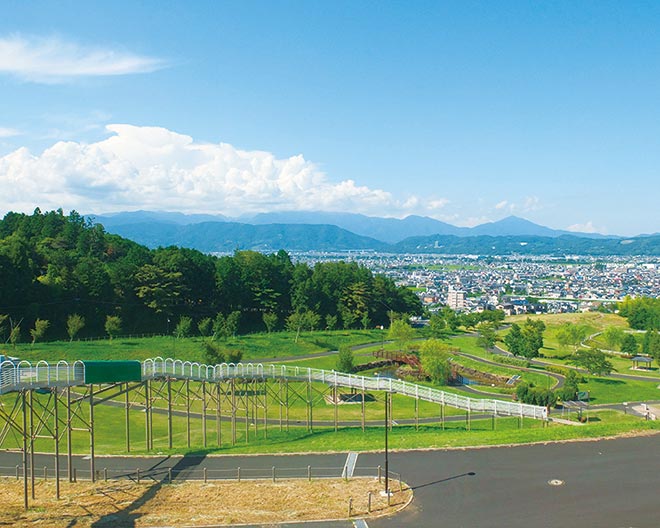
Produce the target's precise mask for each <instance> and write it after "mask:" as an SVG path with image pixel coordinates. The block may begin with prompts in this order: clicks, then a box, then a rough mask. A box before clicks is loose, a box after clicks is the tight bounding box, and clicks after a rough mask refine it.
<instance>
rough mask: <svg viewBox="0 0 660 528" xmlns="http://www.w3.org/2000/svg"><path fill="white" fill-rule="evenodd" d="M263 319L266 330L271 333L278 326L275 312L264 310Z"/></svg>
mask: <svg viewBox="0 0 660 528" xmlns="http://www.w3.org/2000/svg"><path fill="white" fill-rule="evenodd" d="M262 319H263V320H264V325H265V326H266V331H267V332H268V333H269V334H270V333H271V332H272V331H273V330H274V329H275V326H277V320H278V317H277V314H276V313H275V312H264V314H263V315H262Z"/></svg>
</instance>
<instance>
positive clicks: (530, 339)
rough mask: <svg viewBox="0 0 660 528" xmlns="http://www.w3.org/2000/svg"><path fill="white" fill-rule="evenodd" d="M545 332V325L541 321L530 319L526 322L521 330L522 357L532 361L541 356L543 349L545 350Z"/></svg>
mask: <svg viewBox="0 0 660 528" xmlns="http://www.w3.org/2000/svg"><path fill="white" fill-rule="evenodd" d="M544 331H545V323H544V322H543V321H541V320H540V319H530V318H529V317H528V318H527V319H526V320H525V322H524V324H523V325H522V327H521V329H520V333H521V335H522V350H521V355H522V356H524V357H526V358H527V359H532V358H535V357H537V356H538V355H539V352H540V350H541V348H543V332H544Z"/></svg>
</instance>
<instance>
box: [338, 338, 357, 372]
mask: <svg viewBox="0 0 660 528" xmlns="http://www.w3.org/2000/svg"><path fill="white" fill-rule="evenodd" d="M335 369H336V370H337V371H339V372H346V373H349V374H350V373H351V372H353V371H354V370H355V360H354V358H353V350H352V349H351V347H350V346H348V345H342V346H340V347H339V353H338V354H337V363H336V366H335Z"/></svg>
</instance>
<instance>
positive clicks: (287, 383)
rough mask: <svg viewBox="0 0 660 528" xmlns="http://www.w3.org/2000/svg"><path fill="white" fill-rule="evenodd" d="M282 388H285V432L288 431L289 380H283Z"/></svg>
mask: <svg viewBox="0 0 660 528" xmlns="http://www.w3.org/2000/svg"><path fill="white" fill-rule="evenodd" d="M284 388H285V390H286V408H285V409H284V412H285V414H286V432H287V433H288V432H289V380H284Z"/></svg>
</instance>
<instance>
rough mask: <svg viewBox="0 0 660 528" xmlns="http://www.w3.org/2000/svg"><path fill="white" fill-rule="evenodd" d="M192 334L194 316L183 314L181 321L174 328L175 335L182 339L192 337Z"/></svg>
mask: <svg viewBox="0 0 660 528" xmlns="http://www.w3.org/2000/svg"><path fill="white" fill-rule="evenodd" d="M191 334H192V317H188V316H187V315H182V316H181V318H180V319H179V322H178V323H177V324H176V327H175V329H174V335H175V336H176V337H177V338H178V339H181V338H183V337H190V335H191Z"/></svg>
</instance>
